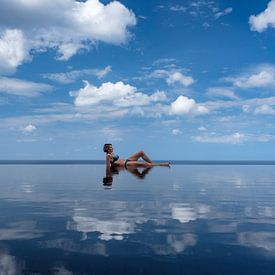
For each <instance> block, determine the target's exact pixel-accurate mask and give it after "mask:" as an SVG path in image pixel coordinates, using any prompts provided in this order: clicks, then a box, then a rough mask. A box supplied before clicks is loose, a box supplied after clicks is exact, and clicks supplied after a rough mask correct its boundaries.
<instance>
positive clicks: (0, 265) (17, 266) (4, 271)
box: [0, 251, 23, 275]
mask: <svg viewBox="0 0 275 275" xmlns="http://www.w3.org/2000/svg"><path fill="white" fill-rule="evenodd" d="M22 270H23V263H22V262H19V261H18V260H17V259H16V257H14V256H11V255H9V254H7V253H5V252H3V251H1V252H0V274H1V275H21V274H23V272H22Z"/></svg>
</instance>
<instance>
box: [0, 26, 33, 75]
mask: <svg viewBox="0 0 275 275" xmlns="http://www.w3.org/2000/svg"><path fill="white" fill-rule="evenodd" d="M28 58H29V55H28V51H27V49H26V41H25V37H24V35H23V32H22V31H20V30H15V29H10V30H5V31H4V32H3V33H2V34H1V33H0V73H12V72H14V71H15V70H16V67H17V66H19V65H21V64H22V63H23V61H24V60H27V59H28Z"/></svg>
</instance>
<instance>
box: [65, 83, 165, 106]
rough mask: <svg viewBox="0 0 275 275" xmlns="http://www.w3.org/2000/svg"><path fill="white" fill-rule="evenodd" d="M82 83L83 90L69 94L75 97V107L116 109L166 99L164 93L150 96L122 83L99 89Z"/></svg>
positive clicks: (103, 86) (103, 85)
mask: <svg viewBox="0 0 275 275" xmlns="http://www.w3.org/2000/svg"><path fill="white" fill-rule="evenodd" d="M84 83H85V86H84V88H82V89H80V90H79V91H77V92H71V93H70V94H71V96H75V97H76V99H75V105H76V106H92V105H95V104H99V103H105V104H106V103H109V104H112V105H115V106H117V107H130V106H143V105H148V104H150V103H152V102H157V101H163V100H165V99H166V95H165V93H164V92H161V91H157V92H155V93H154V94H152V95H147V94H144V93H141V92H138V91H137V88H136V87H134V86H131V85H129V84H124V83H123V82H122V81H119V82H116V83H111V82H106V83H103V84H102V85H101V86H99V87H96V86H93V85H90V83H89V82H88V81H84Z"/></svg>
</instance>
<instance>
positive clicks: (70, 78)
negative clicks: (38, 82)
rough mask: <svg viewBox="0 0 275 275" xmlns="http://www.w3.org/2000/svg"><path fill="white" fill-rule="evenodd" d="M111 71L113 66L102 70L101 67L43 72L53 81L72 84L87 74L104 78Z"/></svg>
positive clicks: (45, 76)
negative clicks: (62, 71) (63, 71)
mask: <svg viewBox="0 0 275 275" xmlns="http://www.w3.org/2000/svg"><path fill="white" fill-rule="evenodd" d="M111 71H112V67H111V66H106V67H105V68H104V69H102V70H100V69H85V70H72V71H69V72H65V73H47V74H43V77H44V78H47V79H50V80H52V81H56V82H59V83H61V84H70V83H74V82H75V81H76V80H77V79H79V78H80V77H85V76H96V77H97V78H99V79H102V78H103V77H105V76H106V75H107V74H108V73H110V72H111Z"/></svg>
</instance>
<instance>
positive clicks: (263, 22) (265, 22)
mask: <svg viewBox="0 0 275 275" xmlns="http://www.w3.org/2000/svg"><path fill="white" fill-rule="evenodd" d="M249 24H250V28H251V30H252V31H257V32H263V31H265V30H266V29H267V28H268V27H272V28H274V27H275V0H271V1H270V2H269V3H268V6H267V8H266V9H265V10H264V11H263V12H261V13H259V14H258V15H251V16H250V17H249Z"/></svg>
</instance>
